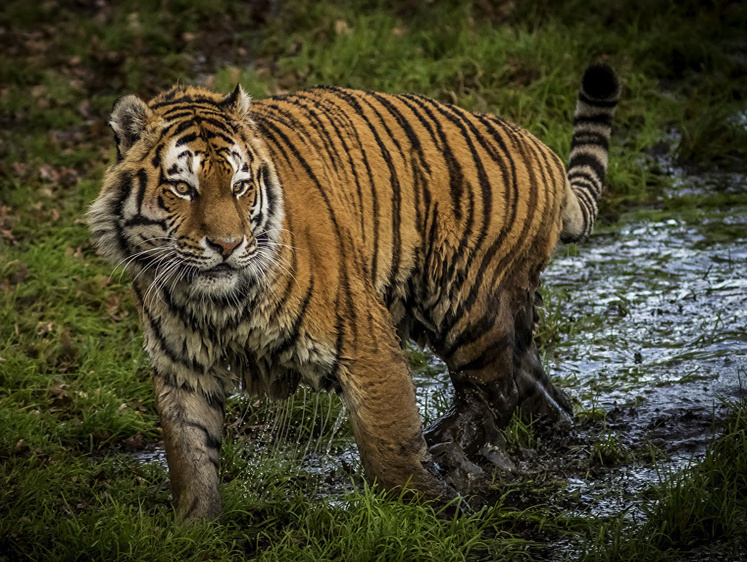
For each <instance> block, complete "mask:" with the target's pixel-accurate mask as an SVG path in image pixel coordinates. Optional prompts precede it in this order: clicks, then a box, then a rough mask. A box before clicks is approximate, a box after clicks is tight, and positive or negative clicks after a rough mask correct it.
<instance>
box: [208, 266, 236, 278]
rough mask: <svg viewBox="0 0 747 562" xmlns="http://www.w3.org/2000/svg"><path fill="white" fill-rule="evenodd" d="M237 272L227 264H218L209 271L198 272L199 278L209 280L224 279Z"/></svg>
mask: <svg viewBox="0 0 747 562" xmlns="http://www.w3.org/2000/svg"><path fill="white" fill-rule="evenodd" d="M238 272H239V270H238V269H236V268H235V267H232V266H230V265H229V264H227V263H219V264H218V265H216V266H214V267H211V268H210V269H204V270H202V271H200V272H199V275H200V276H201V277H206V278H210V279H225V278H227V277H232V276H234V275H236V274H237V273H238Z"/></svg>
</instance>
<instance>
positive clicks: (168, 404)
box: [154, 373, 224, 520]
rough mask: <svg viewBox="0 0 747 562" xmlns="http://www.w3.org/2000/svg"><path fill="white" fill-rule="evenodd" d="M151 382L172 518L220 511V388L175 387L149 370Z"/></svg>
mask: <svg viewBox="0 0 747 562" xmlns="http://www.w3.org/2000/svg"><path fill="white" fill-rule="evenodd" d="M203 376H205V377H209V376H210V375H209V374H208V375H203ZM216 383H217V381H216ZM154 386H155V391H156V405H157V406H158V411H159V413H160V414H161V426H162V427H163V441H164V445H165V447H166V460H167V462H168V465H169V478H170V480H171V493H172V495H173V497H174V507H175V509H176V515H177V518H178V519H180V520H187V519H197V518H202V519H214V518H216V517H218V515H220V512H221V499H220V494H219V492H218V463H219V455H220V446H221V442H222V439H223V417H224V411H223V400H224V397H223V393H222V391H220V392H217V393H212V394H207V393H206V392H205V391H204V390H202V389H196V388H193V387H191V386H189V385H186V384H182V385H180V386H175V385H173V384H171V383H170V381H169V380H168V379H167V378H165V377H162V376H159V375H158V373H154Z"/></svg>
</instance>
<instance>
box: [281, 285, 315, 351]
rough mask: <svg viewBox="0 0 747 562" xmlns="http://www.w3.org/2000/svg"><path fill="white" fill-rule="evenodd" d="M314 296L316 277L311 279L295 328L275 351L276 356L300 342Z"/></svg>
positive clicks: (297, 315)
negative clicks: (303, 324)
mask: <svg viewBox="0 0 747 562" xmlns="http://www.w3.org/2000/svg"><path fill="white" fill-rule="evenodd" d="M313 294H314V277H313V276H312V277H311V278H310V279H309V287H308V289H306V295H305V296H304V299H303V301H302V302H301V310H299V312H298V313H297V314H296V318H295V320H293V327H292V328H291V329H290V332H289V333H288V335H287V336H286V337H285V339H284V340H283V342H282V343H281V344H280V345H279V346H278V347H276V348H275V349H274V350H273V354H274V355H275V356H280V355H281V354H282V353H284V352H285V351H287V350H289V349H290V348H291V347H293V346H294V345H295V344H296V342H297V341H298V338H299V337H300V336H301V324H302V323H303V320H304V318H305V316H306V312H307V310H308V308H309V302H311V297H312V295H313Z"/></svg>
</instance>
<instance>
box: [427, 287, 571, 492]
mask: <svg viewBox="0 0 747 562" xmlns="http://www.w3.org/2000/svg"><path fill="white" fill-rule="evenodd" d="M491 301H492V304H493V305H494V307H493V308H494V317H493V318H492V322H491V323H490V327H489V328H488V329H487V330H484V325H485V324H484V323H474V324H471V325H476V326H480V327H481V328H482V329H483V331H482V332H480V333H477V332H473V333H470V332H469V331H468V330H467V331H465V332H464V333H463V334H462V335H461V336H460V338H458V340H457V345H456V346H455V347H454V348H453V350H451V351H450V353H448V354H444V355H445V357H444V358H445V360H446V362H447V365H448V366H449V368H450V376H451V380H452V383H453V385H454V391H455V395H454V403H453V405H452V406H451V408H450V409H449V410H448V411H447V412H446V414H445V415H444V416H442V417H441V418H440V419H439V420H437V421H436V422H435V423H434V424H433V425H432V426H431V427H430V428H428V429H427V430H426V432H425V437H426V440H427V442H428V444H429V446H430V451H431V453H432V454H433V456H434V460H436V462H438V463H439V464H440V465H441V466H442V468H444V469H445V470H446V472H447V473H448V474H449V475H450V476H452V481H453V483H454V485H455V486H456V487H457V488H459V489H462V490H464V489H465V488H467V490H465V491H469V489H468V488H469V482H470V481H471V480H473V479H474V477H475V476H478V475H481V474H482V471H481V469H479V467H478V466H477V465H476V464H474V462H472V461H475V462H478V463H479V462H485V461H488V462H490V463H491V464H493V465H496V466H498V467H501V468H504V469H510V468H512V467H513V463H512V461H511V460H510V459H509V457H508V455H507V454H506V452H505V439H504V437H503V430H504V429H505V428H506V426H507V425H508V423H509V422H510V420H511V417H512V416H513V414H514V413H515V412H516V411H517V409H519V410H520V411H521V413H522V415H523V416H524V417H527V418H528V417H531V418H533V419H537V418H543V419H545V420H548V421H551V422H554V423H556V424H560V425H568V424H569V421H570V414H571V404H570V401H569V400H568V398H567V396H566V395H565V393H564V392H563V391H562V390H560V389H558V388H557V387H556V386H555V385H554V384H553V383H552V382H551V381H550V379H549V377H548V376H547V374H546V373H545V371H544V369H543V368H542V362H541V361H540V357H539V352H538V350H537V346H536V345H535V343H534V339H533V333H532V330H533V327H534V322H535V319H536V312H535V293H534V291H532V290H528V289H516V288H514V289H507V290H504V291H501V292H499V293H497V294H496V295H494V297H493V298H492V299H491ZM465 467H466V469H465ZM465 473H466V476H467V478H464V477H463V476H464V475H465ZM454 474H456V477H455V476H454Z"/></svg>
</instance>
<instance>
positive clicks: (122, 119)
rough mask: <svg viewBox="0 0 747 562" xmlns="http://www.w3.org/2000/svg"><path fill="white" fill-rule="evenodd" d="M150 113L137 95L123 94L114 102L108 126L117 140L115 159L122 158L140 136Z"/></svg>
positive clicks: (151, 113)
mask: <svg viewBox="0 0 747 562" xmlns="http://www.w3.org/2000/svg"><path fill="white" fill-rule="evenodd" d="M152 115H153V112H152V111H151V110H150V108H149V107H148V106H147V105H146V103H145V102H144V101H143V100H141V99H140V98H139V97H137V96H133V95H129V96H124V97H121V98H119V99H118V100H117V101H115V102H114V107H112V118H111V120H110V121H109V126H110V127H111V128H112V130H113V131H114V140H115V141H116V142H117V161H120V160H122V158H124V156H125V154H127V151H128V150H130V148H132V145H133V144H135V143H136V142H137V140H138V139H139V138H140V137H141V135H142V134H143V131H144V130H145V126H146V125H147V124H148V120H149V119H150V117H151V116H152Z"/></svg>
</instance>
